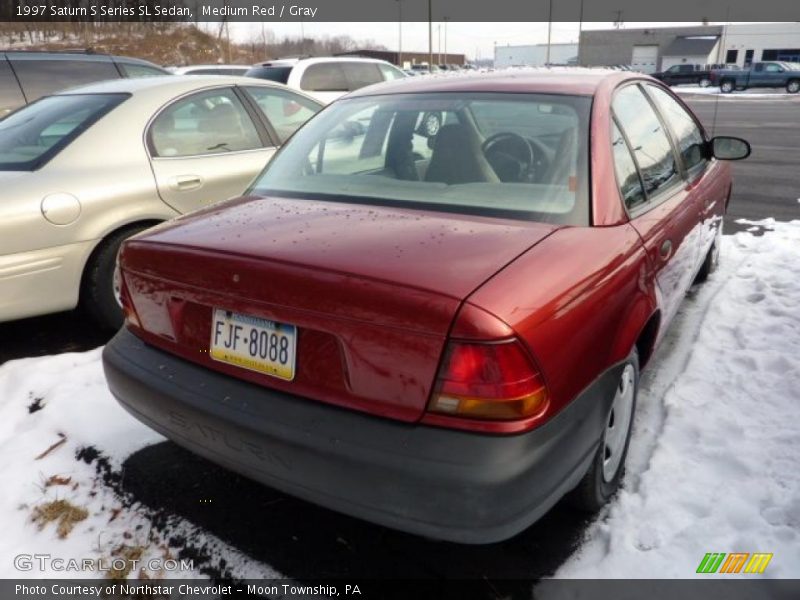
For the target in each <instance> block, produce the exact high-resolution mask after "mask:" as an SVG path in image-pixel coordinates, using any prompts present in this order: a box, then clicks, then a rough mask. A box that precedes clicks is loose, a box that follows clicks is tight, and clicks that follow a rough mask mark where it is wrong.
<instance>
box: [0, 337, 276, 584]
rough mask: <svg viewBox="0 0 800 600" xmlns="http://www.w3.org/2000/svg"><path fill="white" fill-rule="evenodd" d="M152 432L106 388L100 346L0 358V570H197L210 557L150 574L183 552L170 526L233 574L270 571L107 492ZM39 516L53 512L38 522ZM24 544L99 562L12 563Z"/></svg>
mask: <svg viewBox="0 0 800 600" xmlns="http://www.w3.org/2000/svg"><path fill="white" fill-rule="evenodd" d="M161 441H163V438H162V437H161V436H160V435H158V434H157V433H155V432H153V431H151V430H150V429H148V428H147V427H145V426H144V425H142V424H140V423H139V422H138V421H136V420H135V419H133V417H131V416H129V415H128V413H127V412H125V411H124V410H123V409H122V408H121V407H120V406H119V405H118V404H117V402H116V401H115V400H114V398H113V397H112V396H111V393H110V392H109V391H108V388H107V387H106V383H105V378H104V376H103V369H102V365H101V362H100V350H99V349H97V350H92V351H90V352H85V353H68V354H61V355H57V356H49V357H44V358H31V359H23V360H17V361H11V362H8V363H6V364H4V365H3V366H0V456H2V457H3V459H2V461H0V482H2V483H0V532H2V533H0V556H2V557H4V558H3V560H2V561H0V578H17V577H32V578H40V577H47V576H50V577H74V578H77V577H85V578H90V577H98V578H102V577H108V576H110V575H111V574H114V575H116V576H119V575H120V572H118V571H117V572H114V571H112V569H115V568H116V569H119V570H120V571H123V572H124V570H125V569H126V568H130V567H133V566H134V565H135V566H136V567H137V569H136V570H134V571H133V572H131V573H130V576H131V577H135V576H138V575H139V574H140V569H141V568H142V567H144V568H145V570H146V573H147V575H148V576H150V577H159V576H168V577H170V578H173V577H187V578H188V577H192V578H197V577H202V576H203V575H202V574H201V573H200V572H198V569H200V568H201V567H209V566H212V567H213V565H208V564H204V565H199V564H195V565H194V570H191V569H186V570H183V571H180V570H178V571H170V572H169V574H167V573H166V572H164V573H161V574H159V570H161V569H162V568H164V569H168V568H170V567H174V566H175V565H174V564H172V563H169V562H167V561H168V560H178V563H179V564H180V559H181V558H183V557H182V556H180V554H181V550H182V549H181V548H175V547H170V545H169V543H168V541H167V539H168V538H169V537H172V536H180V537H183V538H186V539H189V540H193V541H192V544H194V547H195V548H202V549H203V550H206V551H208V552H209V553H210V554H212V555H214V556H216V557H218V558H225V559H226V562H227V563H228V564H232V565H234V567H233V568H232V569H231V574H233V575H235V576H237V577H242V578H244V577H254V578H258V577H274V576H276V573H275V572H274V571H272V570H270V569H269V568H267V567H265V566H263V565H259V564H252V563H251V561H249V560H248V559H247V558H246V557H244V556H242V555H241V554H239V553H237V552H236V551H235V550H233V549H231V548H229V547H227V546H226V545H225V544H223V543H222V542H221V541H219V540H217V539H216V538H213V537H212V536H208V535H205V534H204V533H203V532H197V531H196V528H194V527H193V526H192V524H190V523H186V522H182V521H180V520H178V519H172V520H171V521H169V522H167V521H165V520H164V519H160V522H161V523H162V524H161V526H160V527H154V525H153V523H152V521H153V515H152V514H150V513H148V511H146V510H144V509H143V508H142V507H140V506H138V505H136V504H135V503H133V504H132V503H131V502H127V501H126V499H125V498H124V497H122V496H121V495H120V494H118V493H116V492H115V489H114V488H115V485H114V484H115V483H117V482H118V478H119V468H120V465H121V464H122V461H123V460H124V458H125V457H126V456H128V455H130V454H131V453H133V452H135V451H136V450H139V449H140V448H142V447H144V446H147V445H150V444H154V443H158V442H161ZM48 450H49V452H48ZM78 455H80V457H79V458H78ZM98 466H99V467H100V468H98ZM131 504H132V505H131ZM84 511H85V512H84ZM35 515H39V516H40V520H39V521H38V522H34V521H33V520H32V519H33V517H34V516H35ZM45 516H49V517H51V518H52V519H53V520H52V521H50V522H48V523H46V524H44V525H43V526H41V521H42V518H43V517H45ZM70 526H71V527H72V528H71V530H70ZM183 550H184V551H185V548H184V549H183ZM33 554H50V555H52V556H53V557H58V558H61V559H64V561H68V560H70V559H76V560H79V561H82V560H83V559H92V560H95V561H98V562H96V563H94V569H95V570H94V571H90V572H82V573H81V572H76V571H74V570H70V571H64V570H62V569H63V568H64V567H65V566H67V563H66V562H64V563H62V564H61V565H59V564H53V563H47V564H46V565H44V566H45V567H46V568H44V569H41V570H40V568H39V566H40V563H38V562H34V563H33V567H34V568H33V569H32V570H29V571H18V570H17V569H16V568H15V564H14V561H13V560H12V557H17V556H19V555H33ZM6 558H8V560H6ZM21 560H22V561H24V560H25V559H24V557H23V559H21ZM134 560H138V561H139V562H137V563H134V562H133V561H134ZM151 561H152V562H151ZM19 565H20V566H23V567H25V563H24V562H20V563H19Z"/></svg>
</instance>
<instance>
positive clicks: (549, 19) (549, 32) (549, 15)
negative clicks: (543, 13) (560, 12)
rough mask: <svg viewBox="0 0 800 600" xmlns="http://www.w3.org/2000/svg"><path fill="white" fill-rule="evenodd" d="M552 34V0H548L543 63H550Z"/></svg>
mask: <svg viewBox="0 0 800 600" xmlns="http://www.w3.org/2000/svg"><path fill="white" fill-rule="evenodd" d="M552 34H553V0H550V10H549V12H548V13H547V58H546V59H545V61H544V64H545V65H549V64H550V38H551V36H552Z"/></svg>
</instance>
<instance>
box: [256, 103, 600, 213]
mask: <svg viewBox="0 0 800 600" xmlns="http://www.w3.org/2000/svg"><path fill="white" fill-rule="evenodd" d="M590 108H591V99H590V98H588V97H583V96H567V95H553V94H547V95H545V94H501V93H435V94H394V95H386V96H367V97H360V98H351V99H344V100H340V101H338V102H336V103H334V104H333V105H331V106H330V107H328V108H327V109H326V110H324V111H322V112H321V113H320V114H319V115H318V116H316V117H314V118H313V119H311V121H309V122H308V123H307V124H306V125H305V126H304V127H303V128H301V129H300V130H299V131H298V132H297V133H296V134H295V135H294V137H293V138H292V139H291V140H290V141H289V143H288V144H286V146H284V148H283V149H282V150H281V151H280V152H279V153H278V155H276V156H275V158H274V159H273V160H272V161H271V162H270V164H269V165H268V166H267V168H266V169H265V171H264V172H263V173H262V174H261V176H259V178H258V179H257V180H256V182H255V184H254V185H253V188H252V190H251V191H252V192H254V193H256V194H263V195H275V196H288V197H293V198H304V197H307V198H314V199H323V200H325V199H327V200H332V201H341V202H358V203H366V204H381V205H390V206H401V207H408V208H421V209H426V210H441V211H449V212H461V213H468V214H479V215H488V216H497V217H508V218H518V219H529V220H536V221H546V222H553V223H564V224H575V225H588V224H589V203H588V195H589V193H588V166H587V162H588V159H587V157H588V148H587V140H588V133H587V129H588V122H589V112H590Z"/></svg>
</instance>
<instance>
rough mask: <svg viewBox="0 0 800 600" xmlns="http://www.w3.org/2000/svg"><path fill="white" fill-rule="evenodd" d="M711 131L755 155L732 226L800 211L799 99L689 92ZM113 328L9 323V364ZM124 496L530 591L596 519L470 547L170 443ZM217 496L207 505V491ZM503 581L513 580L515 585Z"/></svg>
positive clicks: (326, 553)
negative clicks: (245, 474) (279, 485)
mask: <svg viewBox="0 0 800 600" xmlns="http://www.w3.org/2000/svg"><path fill="white" fill-rule="evenodd" d="M685 99H686V100H687V102H688V103H689V105H690V106H691V107H692V108H693V109H694V110H695V111H696V112H697V114H698V116H699V117H700V119H701V120H702V121H703V123H704V125H705V126H706V128H707V129H708V131H709V132H713V133H715V134H716V135H736V136H740V137H744V138H745V139H747V140H748V141H750V143H751V144H752V147H753V154H752V156H751V157H750V158H749V159H748V160H746V161H742V162H739V163H736V164H735V165H734V173H735V181H734V195H733V198H732V201H731V204H730V209H729V214H728V217H727V220H726V232H731V231H735V230H739V229H742V226H741V225H737V224H736V223H735V221H736V219H741V218H745V219H751V220H758V219H763V218H765V217H774V218H775V219H778V220H789V219H796V218H800V203H798V199H799V198H800V168H798V165H800V97H798V98H789V99H779V100H771V99H758V100H756V99H743V100H737V99H736V98H720V99H716V98H713V97H705V96H704V97H686V98H685ZM110 336H111V333H110V332H107V331H103V330H101V329H99V328H98V327H97V326H95V325H94V324H93V323H92V321H91V320H90V319H88V318H87V317H86V316H85V315H83V314H82V313H81V312H79V311H73V312H69V313H62V314H59V315H51V316H47V317H39V318H33V319H25V320H21V321H16V322H13V323H5V324H0V364H1V363H3V362H5V361H7V360H11V359H16V358H23V357H30V356H41V355H47V354H56V353H61V352H76V351H82V350H88V349H91V348H95V347H97V346H99V345H102V344H104V343H105V342H106V341H107V340H108V339H109V337H110ZM125 473H126V476H125V479H124V482H125V483H124V485H125V491H126V492H129V493H131V494H133V495H134V496H135V497H136V498H137V499H138V500H139V501H141V502H142V503H143V504H144V505H145V506H149V507H151V508H152V509H157V510H159V511H163V512H166V513H169V514H173V515H177V516H181V517H184V518H186V519H188V520H189V521H191V522H193V523H195V524H197V525H198V526H200V527H202V528H203V529H205V530H207V531H209V532H211V533H213V534H215V535H217V536H219V537H220V538H221V539H223V540H225V541H226V542H228V543H230V544H231V545H233V546H235V547H237V548H240V549H241V550H242V551H244V552H245V553H247V554H248V555H250V556H251V557H253V558H255V559H256V560H262V561H264V562H266V563H268V564H270V565H272V566H273V567H274V568H276V569H277V570H278V571H280V572H283V573H285V574H287V575H290V576H296V577H311V576H317V577H353V576H362V577H363V576H370V575H371V576H374V577H382V578H386V577H392V576H403V577H434V578H470V579H474V578H482V579H484V580H485V581H486V582H487V586H494V587H493V588H492V589H495V588H497V590H496V591H497V592H498V594H500V595H503V593H505V594H508V593H509V592H510V595H511V596H514V597H527V596H528V592H529V586H528V584H527V583H525V582H524V581H520V582H515V581H513V580H514V579H518V578H522V577H524V578H531V577H534V578H535V577H540V576H546V575H549V574H550V573H552V572H553V570H554V569H555V568H556V567H557V566H558V565H559V564H561V562H563V561H564V560H565V559H566V558H567V557H568V556H569V555H570V554H571V552H572V551H573V549H574V547H575V545H576V544H577V543H578V541H579V540H580V536H581V534H582V533H583V531H584V529H585V527H586V524H587V522H588V521H587V517H586V516H585V515H583V514H580V513H577V512H574V511H572V510H570V509H569V508H567V507H565V506H563V505H558V506H557V507H556V508H555V509H554V510H553V511H551V512H550V514H548V515H547V516H546V517H545V518H543V519H542V520H541V521H540V522H539V523H537V524H536V525H534V526H533V527H531V528H530V529H529V530H528V531H526V532H524V533H522V534H521V535H519V536H517V537H516V538H514V539H513V540H510V541H508V542H505V543H503V544H494V545H491V546H482V547H479V546H459V545H456V544H447V543H438V542H434V541H429V540H424V539H421V538H418V537H415V536H410V535H405V534H400V533H397V532H392V531H389V530H387V529H384V528H381V527H377V526H374V525H370V524H367V523H364V522H361V521H358V520H356V519H350V518H348V517H344V516H341V515H338V514H336V513H333V512H331V511H328V510H325V509H322V508H318V507H314V506H312V505H309V504H307V503H305V502H302V501H300V500H296V499H294V498H290V497H288V496H285V495H283V494H280V493H278V492H275V491H273V490H270V489H268V488H264V487H263V486H260V485H257V484H255V483H252V482H250V481H247V480H246V479H243V478H241V477H238V476H236V475H234V474H232V473H230V472H228V471H225V470H224V469H221V468H219V467H216V466H215V465H212V464H210V463H208V462H207V461H205V460H203V459H201V458H198V457H195V456H193V455H191V454H190V453H188V452H186V451H184V450H181V449H180V448H178V447H177V446H175V445H174V444H171V443H168V442H165V443H162V444H157V445H155V446H151V447H148V448H145V449H143V450H141V451H139V452H137V453H135V454H133V455H132V456H131V457H130V458H129V459H128V460H127V462H126V464H125ZM200 497H202V498H208V499H213V502H212V503H200V502H199V501H198V498H200ZM499 580H505V583H503V582H502V581H499Z"/></svg>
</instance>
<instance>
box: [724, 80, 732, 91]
mask: <svg viewBox="0 0 800 600" xmlns="http://www.w3.org/2000/svg"><path fill="white" fill-rule="evenodd" d="M732 89H733V85H731V84H730V83H727V82H726V83H723V84H722V91H723V92H730V91H731V90H732Z"/></svg>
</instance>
